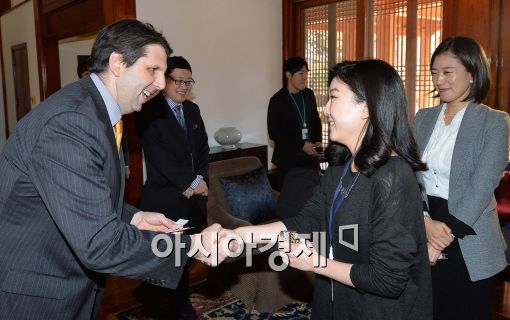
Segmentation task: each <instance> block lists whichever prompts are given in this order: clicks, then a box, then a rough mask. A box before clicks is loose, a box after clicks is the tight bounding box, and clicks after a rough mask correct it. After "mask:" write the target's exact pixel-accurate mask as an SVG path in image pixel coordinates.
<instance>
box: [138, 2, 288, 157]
mask: <svg viewBox="0 0 510 320" xmlns="http://www.w3.org/2000/svg"><path fill="white" fill-rule="evenodd" d="M136 12H137V19H138V20H141V21H144V22H150V23H152V24H153V25H154V27H155V28H156V29H157V30H159V31H162V32H163V34H164V35H165V37H166V38H167V39H168V41H169V42H170V45H171V47H172V48H173V50H174V55H182V56H184V57H185V58H186V59H188V61H189V62H190V63H191V67H192V69H193V78H195V80H196V81H197V83H196V85H195V87H194V89H193V90H194V93H195V95H196V99H195V100H194V101H195V102H196V103H197V104H198V105H199V106H200V109H201V112H202V117H203V118H204V122H205V126H206V128H207V133H208V135H209V145H210V146H213V145H218V144H217V143H216V141H215V140H214V138H213V136H214V132H215V131H216V130H218V128H220V127H229V126H236V127H237V128H239V129H240V130H241V132H242V134H243V138H242V140H241V142H254V143H263V144H267V143H268V136H267V125H266V115H267V104H268V102H269V98H270V97H271V96H272V95H273V94H274V93H275V92H276V91H277V90H278V89H279V88H280V87H281V71H280V70H281V59H282V8H281V1H279V0H222V1H211V0H186V1H182V0H151V5H150V6H148V5H147V4H146V1H145V0H137V1H136ZM270 154H271V151H270Z"/></svg>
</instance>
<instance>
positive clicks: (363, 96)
mask: <svg viewBox="0 0 510 320" xmlns="http://www.w3.org/2000/svg"><path fill="white" fill-rule="evenodd" d="M335 78H338V79H339V80H341V81H342V82H344V83H345V84H347V85H348V86H349V88H350V89H351V90H352V92H353V93H354V96H355V99H356V101H357V102H366V104H367V107H368V113H369V119H368V121H367V124H366V126H367V127H366V130H365V136H364V137H363V140H362V141H361V144H360V147H359V149H358V150H357V152H356V155H355V157H354V163H355V164H356V166H357V167H358V170H359V171H360V172H361V173H363V174H364V175H367V176H369V175H372V174H373V173H374V172H375V170H376V169H377V168H379V167H381V166H383V165H384V164H385V163H386V161H388V159H389V157H390V156H391V152H392V151H395V152H396V153H397V154H398V155H399V156H401V157H402V158H404V159H405V160H406V161H407V162H408V163H409V165H410V166H411V167H412V168H413V170H421V171H425V170H427V165H426V164H425V163H423V162H422V161H421V160H420V157H419V154H418V148H417V146H416V142H415V140H414V137H413V135H412V132H411V128H410V125H409V118H408V116H407V100H406V96H405V92H404V86H403V85H402V80H401V79H400V77H399V75H398V73H397V72H396V71H395V69H394V68H393V67H392V66H391V65H389V64H388V63H386V62H384V61H382V60H360V61H344V62H342V63H339V64H337V65H336V66H334V67H333V68H332V69H331V70H330V72H329V84H330V85H331V81H333V79H335ZM342 149H343V150H342ZM342 149H339V148H336V150H335V151H334V152H331V154H330V155H331V156H332V157H336V159H341V158H345V157H344V156H343V155H341V154H344V155H345V154H346V153H345V152H349V151H348V150H347V148H346V147H344V148H342Z"/></svg>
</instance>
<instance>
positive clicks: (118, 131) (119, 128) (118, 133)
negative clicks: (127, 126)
mask: <svg viewBox="0 0 510 320" xmlns="http://www.w3.org/2000/svg"><path fill="white" fill-rule="evenodd" d="M114 129H115V140H116V142H117V152H120V141H121V140H122V119H121V120H119V122H117V123H116V124H115V126H114Z"/></svg>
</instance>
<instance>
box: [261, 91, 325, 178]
mask: <svg viewBox="0 0 510 320" xmlns="http://www.w3.org/2000/svg"><path fill="white" fill-rule="evenodd" d="M303 94H304V98H305V104H306V117H307V126H308V134H309V141H310V142H312V143H315V142H321V141H322V126H321V120H320V118H319V112H318V111H317V103H316V102H315V95H314V94H313V91H312V90H310V89H308V88H306V89H305V90H303ZM302 128H303V124H302V121H301V118H300V117H299V114H298V112H297V110H296V106H295V105H294V102H293V101H292V100H291V97H290V95H289V91H288V90H287V88H282V89H280V90H279V91H278V92H276V93H275V94H274V95H273V96H272V97H271V99H270V100H269V107H268V110H267V130H268V133H269V138H271V139H272V140H273V141H274V144H275V146H274V152H273V158H272V160H271V161H272V162H273V163H274V164H275V165H276V166H277V167H278V168H281V169H283V170H288V169H290V168H294V167H304V168H311V169H318V160H317V158H314V157H312V156H309V155H307V154H306V153H305V152H304V151H303V145H304V144H305V140H303V138H302V132H301V129H302Z"/></svg>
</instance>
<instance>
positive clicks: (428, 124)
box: [416, 105, 441, 155]
mask: <svg viewBox="0 0 510 320" xmlns="http://www.w3.org/2000/svg"><path fill="white" fill-rule="evenodd" d="M440 113H441V105H439V106H437V107H435V108H433V109H431V110H430V111H429V112H427V113H426V114H425V115H424V116H423V120H422V122H421V123H419V124H418V125H419V126H420V127H419V128H418V130H417V131H416V132H417V136H416V140H417V141H416V142H417V143H418V147H419V149H420V150H419V151H420V155H423V152H424V151H425V148H426V147H427V144H428V143H429V140H430V136H431V135H432V131H434V127H435V126H436V122H437V118H438V117H439V114H440Z"/></svg>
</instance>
